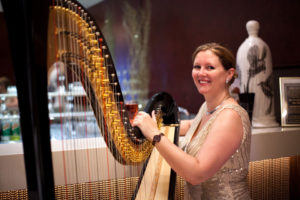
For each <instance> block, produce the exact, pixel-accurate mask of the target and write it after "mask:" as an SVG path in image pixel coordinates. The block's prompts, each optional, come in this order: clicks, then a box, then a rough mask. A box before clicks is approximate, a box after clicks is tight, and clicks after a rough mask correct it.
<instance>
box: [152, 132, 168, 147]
mask: <svg viewBox="0 0 300 200" xmlns="http://www.w3.org/2000/svg"><path fill="white" fill-rule="evenodd" d="M164 135H165V134H163V133H160V134H159V135H154V136H153V139H152V145H153V146H154V145H155V144H156V143H157V142H159V141H160V139H161V136H164Z"/></svg>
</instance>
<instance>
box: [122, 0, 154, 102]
mask: <svg viewBox="0 0 300 200" xmlns="http://www.w3.org/2000/svg"><path fill="white" fill-rule="evenodd" d="M120 2H121V3H122V10H123V24H124V28H125V30H126V31H127V33H128V37H129V56H130V58H129V75H130V94H129V95H131V96H132V100H136V101H138V102H139V103H141V104H142V105H145V104H146V102H147V99H148V92H149V78H150V74H149V71H150V70H149V63H148V43H149V32H150V20H151V1H149V0H140V1H129V0H125V1H124V0H122V1H120Z"/></svg>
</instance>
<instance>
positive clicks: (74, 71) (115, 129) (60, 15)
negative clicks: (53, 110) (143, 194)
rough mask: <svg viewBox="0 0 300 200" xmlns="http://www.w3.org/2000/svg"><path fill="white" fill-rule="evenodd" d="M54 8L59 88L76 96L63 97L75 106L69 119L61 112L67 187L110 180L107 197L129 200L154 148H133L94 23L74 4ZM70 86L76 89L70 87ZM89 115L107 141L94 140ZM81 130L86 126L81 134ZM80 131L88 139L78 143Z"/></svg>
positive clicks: (110, 66) (105, 50) (137, 145)
mask: <svg viewBox="0 0 300 200" xmlns="http://www.w3.org/2000/svg"><path fill="white" fill-rule="evenodd" d="M66 5H67V6H66ZM51 9H52V14H53V13H54V14H53V15H51V16H52V20H53V22H52V23H53V24H54V27H55V28H53V32H54V33H53V35H55V37H54V39H53V40H54V42H53V43H54V44H53V45H54V46H55V45H56V46H55V53H54V56H53V57H54V59H53V60H54V62H55V63H56V69H57V80H58V82H57V84H58V85H59V84H61V86H63V85H65V86H66V88H67V89H68V94H71V95H72V96H71V97H70V96H65V94H63V93H60V92H59V93H58V94H59V95H58V97H59V102H60V104H64V103H67V102H68V101H70V102H72V104H73V107H71V109H70V110H68V113H69V115H66V112H67V110H63V109H62V108H63V106H62V105H61V106H60V110H59V111H60V117H59V119H60V122H61V127H60V129H61V141H62V142H61V148H62V162H61V165H63V167H62V168H63V176H64V184H65V185H69V184H73V183H81V182H88V183H91V182H94V181H102V180H107V181H106V182H105V184H106V186H107V187H106V188H107V189H106V190H107V191H106V192H107V193H108V196H109V197H111V198H113V197H115V196H116V195H118V197H119V198H121V196H123V197H124V198H121V199H127V198H125V197H128V196H130V194H129V193H130V192H129V190H127V185H131V186H130V187H133V189H134V184H135V183H128V182H130V180H129V179H130V178H131V177H134V176H138V175H139V171H140V170H141V164H143V163H142V162H143V161H144V160H145V159H146V158H147V157H148V155H149V154H150V152H151V150H152V145H151V144H150V143H149V142H147V141H145V142H141V143H135V142H133V141H131V139H130V138H129V137H128V135H130V134H132V132H133V131H132V127H131V126H130V125H129V124H128V123H130V122H129V119H128V115H127V114H126V110H125V105H124V102H123V98H122V94H121V93H120V91H119V89H118V88H119V85H118V80H117V75H116V73H115V71H114V70H113V67H114V66H113V63H112V61H111V58H110V54H109V50H108V48H107V46H106V43H105V42H104V40H103V37H102V36H101V35H100V32H98V30H97V28H96V27H95V26H94V24H93V23H94V22H93V21H92V20H90V19H89V17H88V15H87V14H86V13H85V11H84V10H83V9H81V8H80V7H79V6H78V5H77V4H75V3H72V2H71V1H65V0H59V1H57V2H54V4H53V6H52V8H51ZM61 66H63V68H64V70H63V72H64V75H65V80H64V81H61V80H59V79H60V75H59V73H58V71H59V70H60V68H61ZM62 82H64V84H63V83H62ZM78 82H80V83H81V85H82V86H83V88H85V93H86V96H84V97H81V96H80V95H79V94H78V93H80V89H79V87H77V86H76V84H75V83H78ZM72 84H73V87H68V86H72ZM65 99H67V102H65V101H64V100H65ZM64 108H65V106H64ZM91 110H93V113H94V115H95V118H94V119H95V121H97V124H98V126H99V129H100V131H98V133H99V132H101V134H102V136H103V137H100V136H99V135H94V138H90V135H89V132H90V131H89V130H90V129H91V127H90V121H89V119H90V115H89V113H90V112H91ZM78 113H79V114H83V115H79V114H78ZM67 125H68V126H67ZM79 125H80V126H81V125H82V126H83V127H82V128H80V129H79V128H78V127H79ZM67 127H69V128H67ZM82 132H83V133H84V134H83V138H84V140H82V139H78V135H79V134H81V133H82ZM101 139H103V140H104V141H105V142H104V141H102V140H101ZM103 143H105V144H106V146H105V150H104V154H105V155H106V156H105V157H104V156H102V155H103V151H102V149H100V148H99V147H101V146H102V144H103ZM76 149H83V150H82V151H77V150H76ZM112 154H113V155H112ZM112 157H114V158H115V159H111V158H112ZM120 163H122V165H121V164H120ZM125 164H130V166H126V165H125ZM70 169H71V170H70ZM120 169H121V170H120ZM83 172H84V173H83ZM83 174H85V175H86V176H87V177H83ZM120 178H121V179H123V180H125V185H124V184H122V185H120V183H119V182H118V181H115V180H117V179H120ZM121 187H124V188H125V190H121V191H119V192H118V191H117V189H116V188H121ZM89 190H92V188H91V187H90V188H89ZM131 190H132V188H131ZM67 194H68V192H67ZM111 198H110V199H111Z"/></svg>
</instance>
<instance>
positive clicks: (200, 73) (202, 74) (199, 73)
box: [197, 67, 206, 76]
mask: <svg viewBox="0 0 300 200" xmlns="http://www.w3.org/2000/svg"><path fill="white" fill-rule="evenodd" d="M197 74H198V76H205V75H206V71H205V69H204V68H203V67H201V68H200V69H198V71H197Z"/></svg>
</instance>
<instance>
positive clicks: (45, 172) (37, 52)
mask: <svg viewBox="0 0 300 200" xmlns="http://www.w3.org/2000/svg"><path fill="white" fill-rule="evenodd" d="M2 4H3V8H4V14H5V18H6V21H7V26H8V32H9V36H10V38H11V48H12V57H13V60H14V61H13V62H14V69H15V75H16V79H17V88H18V98H19V102H20V103H19V108H20V119H21V128H22V137H23V146H24V159H25V167H26V176H27V187H28V197H29V198H30V199H38V198H39V199H55V198H56V199H60V198H61V199H68V198H70V199H80V198H84V199H135V198H136V197H137V196H139V195H140V194H139V192H140V191H141V188H142V187H141V185H142V184H144V186H143V187H144V188H146V190H147V189H148V182H147V181H144V180H145V179H143V177H146V175H144V174H145V173H146V172H147V171H148V170H147V168H148V167H147V166H149V165H150V161H149V160H151V159H149V157H150V154H152V155H154V154H155V153H151V152H152V150H153V146H152V145H151V144H150V143H149V142H148V141H147V140H145V138H143V136H142V135H141V134H140V132H139V130H138V129H136V128H134V127H132V126H131V124H130V121H129V117H128V113H127V112H126V110H125V109H124V99H123V96H122V92H121V89H120V85H119V83H118V77H117V75H116V71H115V67H114V64H113V61H112V59H111V56H110V53H109V50H108V48H107V44H106V42H105V39H104V37H103V35H102V33H101V31H100V29H99V28H98V27H97V24H96V23H95V22H94V20H93V19H92V17H91V16H89V14H88V12H87V11H86V10H84V8H83V7H82V6H81V5H80V4H79V3H78V2H76V1H65V0H58V1H34V0H33V1H21V0H20V1H14V2H12V1H6V0H3V1H2ZM15 15H17V16H15ZM48 21H49V23H48ZM48 24H49V25H48ZM19 30H23V31H24V32H23V34H20V31H19ZM47 35H48V38H47ZM46 52H47V54H46ZM58 62H62V63H64V65H65V66H66V68H65V69H66V71H67V72H68V74H69V73H70V74H72V80H76V81H79V82H81V84H82V86H83V87H84V88H85V92H86V98H85V99H83V100H82V101H81V105H85V104H88V103H89V105H90V107H91V109H92V111H93V113H94V114H95V118H96V121H97V124H98V126H99V129H100V132H101V134H102V136H103V138H104V141H105V144H106V145H107V149H108V150H109V154H111V155H112V157H113V158H114V159H115V160H116V162H115V163H119V164H121V165H126V166H135V167H136V168H139V167H140V164H141V166H143V167H142V169H140V170H139V172H138V173H141V176H140V177H139V178H137V179H136V178H135V177H133V178H131V177H124V178H123V180H121V179H122V178H119V177H116V178H115V179H105V180H101V181H100V180H92V179H91V178H90V179H88V180H87V181H86V182H83V183H82V182H80V183H78V182H76V181H75V182H72V183H69V182H67V181H65V183H64V184H63V185H56V184H55V179H54V176H55V175H54V174H53V171H54V169H53V162H54V161H52V158H53V157H55V155H54V154H53V153H51V148H50V140H49V138H50V132H49V127H50V125H49V118H48V116H49V112H48V97H47V81H46V80H47V70H48V69H49V68H50V67H51V66H52V65H53V63H58ZM69 78H70V77H69ZM60 98H61V97H60ZM83 109H84V108H83ZM152 110H157V111H158V112H159V114H160V116H161V118H160V119H161V120H162V121H163V124H168V125H169V126H166V127H164V130H165V131H170V132H173V133H174V135H173V139H174V138H175V139H174V142H175V143H177V138H178V114H177V112H178V111H177V106H176V103H175V102H174V101H173V99H172V97H171V96H170V95H168V94H167V93H159V94H157V95H155V96H153V97H152V98H151V100H150V101H149V103H148V104H147V106H146V108H145V111H146V112H151V111H152ZM170 137H172V136H170ZM64 156H65V155H63V157H64ZM156 157H157V156H156ZM158 160H159V162H160V163H162V161H161V158H158ZM151 162H152V161H151ZM96 163H97V161H96ZM148 163H149V164H148ZM115 165H118V164H115ZM97 167H98V166H97ZM107 168H110V167H107ZM124 171H125V170H124ZM167 173H169V174H171V175H170V179H171V180H170V183H168V185H170V186H172V187H169V188H168V189H167V193H168V194H167V195H166V196H165V198H168V199H172V197H171V195H172V194H174V187H175V183H174V181H175V173H174V172H172V171H169V172H167ZM65 176H66V175H65ZM148 176H150V177H152V175H148ZM154 177H155V179H158V178H157V175H154ZM65 179H66V178H65ZM145 182H146V183H145ZM145 184H146V185H145ZM164 185H165V184H164ZM149 187H150V190H155V189H153V188H155V187H156V184H154V185H153V186H150V185H149ZM120 188H123V190H122V191H118V190H119V189H120ZM124 188H125V189H124ZM146 195H148V194H146ZM147 197H148V196H147ZM142 198H143V197H142ZM153 198H154V197H153Z"/></svg>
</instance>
